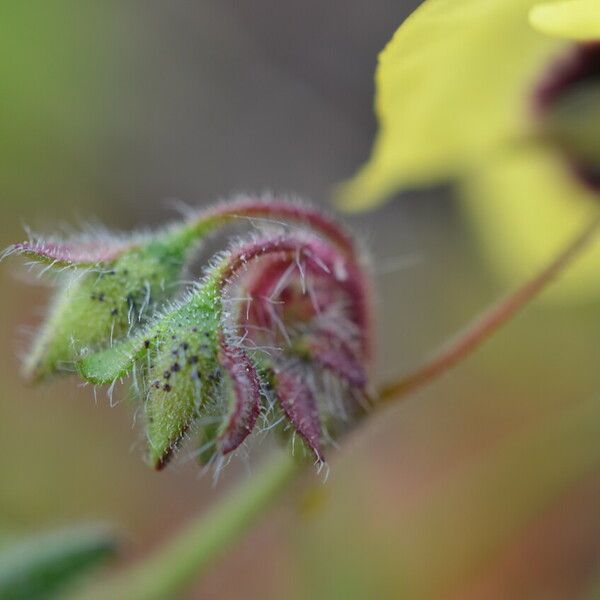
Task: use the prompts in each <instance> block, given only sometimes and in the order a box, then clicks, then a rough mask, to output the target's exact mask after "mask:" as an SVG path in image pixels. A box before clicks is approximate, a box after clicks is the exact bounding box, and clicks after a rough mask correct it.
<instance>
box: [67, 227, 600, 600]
mask: <svg viewBox="0 0 600 600" xmlns="http://www.w3.org/2000/svg"><path fill="white" fill-rule="evenodd" d="M599 229H600V218H599V219H596V220H594V221H593V222H591V223H589V224H588V225H586V227H585V228H584V229H583V230H582V231H581V232H580V233H579V234H578V235H577V236H576V237H575V238H574V239H573V240H572V241H571V242H570V243H569V244H568V245H567V246H566V247H565V248H564V249H563V250H562V252H561V253H560V254H559V255H558V256H556V257H555V258H554V260H552V261H551V262H550V263H549V264H548V265H547V266H546V267H545V268H544V269H542V270H541V271H540V272H539V273H538V274H537V275H536V276H534V277H533V278H532V279H531V280H529V281H527V282H526V283H525V284H524V285H522V286H521V287H520V288H518V289H517V290H516V291H515V292H513V293H512V294H510V295H509V296H507V297H506V298H504V299H502V300H501V301H500V302H498V303H497V304H496V305H494V306H492V307H491V308H490V309H488V310H487V311H485V312H484V313H483V314H482V315H481V316H479V317H478V318H476V319H475V320H474V321H473V322H472V323H471V324H470V325H469V326H468V327H467V328H466V329H465V330H464V331H463V332H462V333H461V334H460V335H459V336H457V337H456V338H455V339H454V340H453V341H452V342H451V343H450V344H447V345H445V346H444V347H443V348H442V349H441V350H440V351H439V352H438V353H437V354H435V355H434V356H433V358H432V359H430V360H427V361H425V362H424V363H423V364H422V365H420V366H419V367H417V368H416V369H415V370H414V371H413V372H411V373H409V374H408V375H407V376H405V377H403V378H402V379H399V380H398V381H395V382H392V383H389V384H387V385H384V386H382V387H381V388H380V390H379V392H378V394H377V396H376V397H375V398H373V399H372V401H373V404H374V406H375V407H376V408H378V407H382V406H385V405H387V404H389V403H391V402H392V401H397V400H399V399H400V398H402V397H404V396H406V395H408V394H410V393H411V392H413V391H415V390H417V389H419V388H420V387H422V386H424V385H427V384H429V383H431V382H432V381H434V380H435V379H437V378H438V377H440V376H441V375H443V374H444V373H445V372H446V371H447V370H448V369H450V368H451V367H452V366H454V365H455V364H457V363H458V362H460V361H461V360H463V359H464V358H466V357H467V356H468V355H469V354H471V353H472V352H473V351H474V350H476V349H477V348H478V347H479V346H480V345H481V344H482V343H483V342H485V341H486V340H487V339H489V338H490V337H491V335H492V334H493V333H494V332H495V331H497V330H498V329H499V328H500V327H501V326H502V325H503V324H504V323H506V322H507V321H508V320H510V318H511V317H513V316H514V315H515V314H516V313H517V312H518V311H519V310H520V309H521V308H523V307H524V306H525V305H526V304H527V303H528V302H530V301H531V300H532V299H533V298H535V297H536V296H537V295H538V294H539V293H540V292H542V291H543V290H544V289H545V288H546V286H547V285H548V284H549V283H551V282H552V281H553V280H554V279H555V278H556V277H557V276H558V275H559V274H560V273H561V272H562V271H563V270H564V269H565V268H566V267H567V266H568V265H569V264H570V263H571V262H572V261H573V260H574V259H575V258H576V257H577V256H578V255H579V254H580V252H581V251H582V250H583V249H584V248H585V247H586V246H587V245H588V244H589V243H590V242H591V240H592V239H593V238H594V236H595V235H596V233H597V232H598V230H599ZM305 466H306V463H303V462H300V461H298V460H295V459H294V458H293V457H292V456H290V454H289V452H281V453H278V454H277V455H276V456H275V457H274V458H273V459H272V461H271V462H270V463H269V464H268V465H266V466H264V467H263V468H262V469H261V470H260V471H259V472H258V473H257V474H256V475H254V476H253V477H252V478H251V479H249V480H247V481H245V482H243V483H242V484H240V486H239V487H238V488H237V489H236V490H234V491H233V492H232V493H231V494H230V496H229V498H226V499H224V500H221V501H219V503H218V504H217V506H215V507H214V508H213V509H211V510H209V511H208V512H207V513H203V514H202V515H200V516H199V517H197V518H196V519H193V520H192V521H191V522H190V524H189V525H188V526H187V528H185V529H184V530H183V531H182V532H181V533H180V534H178V535H177V536H176V537H175V539H173V540H172V541H171V542H170V543H168V544H167V545H165V546H164V547H162V548H159V550H157V551H156V553H155V554H153V555H151V556H150V557H149V558H148V559H146V560H145V561H142V562H141V563H140V564H138V565H135V566H133V567H132V568H130V569H128V570H126V571H125V572H123V573H121V574H119V575H117V576H116V577H115V578H114V579H112V580H110V581H108V582H105V583H104V582H103V583H102V584H101V585H100V586H99V587H95V588H92V589H90V590H88V591H87V593H84V594H82V595H78V596H77V598H78V600H84V599H85V600H95V599H97V600H101V599H104V598H119V600H164V599H169V598H173V597H174V595H176V594H177V593H178V592H180V591H181V590H183V589H185V587H186V586H188V585H189V584H190V583H192V582H193V581H194V580H197V579H198V578H199V577H201V575H202V574H203V573H204V572H205V571H206V569H207V568H208V567H210V566H211V565H212V563H213V562H214V561H215V559H216V558H217V557H218V556H220V555H221V554H222V553H223V552H224V550H226V549H227V547H228V546H229V545H230V544H232V543H233V542H235V540H237V539H238V538H239V537H240V536H241V535H243V533H244V532H245V531H246V530H247V529H248V528H249V527H250V526H251V525H252V524H253V523H254V522H255V521H256V520H258V519H259V518H260V517H261V516H262V515H263V514H264V512H265V510H266V509H267V508H268V507H269V506H271V505H272V504H273V503H274V502H275V501H276V500H277V498H278V497H279V496H280V495H281V494H282V493H283V492H284V491H285V490H286V489H287V487H288V484H289V483H290V482H291V481H292V480H293V479H294V478H295V477H296V476H298V475H299V474H300V473H301V472H302V471H303V470H304V467H305Z"/></svg>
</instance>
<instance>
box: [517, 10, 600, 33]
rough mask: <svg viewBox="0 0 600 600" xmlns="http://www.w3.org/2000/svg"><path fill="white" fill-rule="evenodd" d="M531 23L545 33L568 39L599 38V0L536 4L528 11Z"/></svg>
mask: <svg viewBox="0 0 600 600" xmlns="http://www.w3.org/2000/svg"><path fill="white" fill-rule="evenodd" d="M529 20H530V22H531V25H532V26H533V27H535V28H536V29H537V30H538V31H541V32H542V33H545V34H547V35H551V36H556V37H561V38H567V39H570V40H580V41H591V40H600V1H599V0H564V1H563V2H544V3H543V4H537V5H536V6H534V7H533V8H532V9H531V12H530V13H529Z"/></svg>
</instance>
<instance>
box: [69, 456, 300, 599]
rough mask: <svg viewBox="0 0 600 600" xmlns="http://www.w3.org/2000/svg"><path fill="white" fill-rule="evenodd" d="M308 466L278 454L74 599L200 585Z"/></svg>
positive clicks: (167, 592) (162, 593)
mask: <svg viewBox="0 0 600 600" xmlns="http://www.w3.org/2000/svg"><path fill="white" fill-rule="evenodd" d="M305 466H306V463H303V462H302V461H300V460H298V459H294V458H293V457H292V456H291V454H290V453H289V452H286V451H283V452H278V453H277V454H276V455H275V456H274V457H273V458H272V459H271V461H270V462H269V463H268V464H267V465H264V466H263V467H262V468H261V469H260V471H258V472H257V473H256V474H255V475H253V476H252V477H251V478H249V479H248V480H246V481H244V482H243V483H241V484H240V485H239V486H238V487H237V488H236V489H234V490H232V491H231V492H230V494H229V497H227V498H225V499H221V500H219V502H218V504H217V505H216V506H215V507H214V508H211V509H210V510H208V511H206V512H204V513H202V514H201V515H199V516H198V517H196V518H193V519H192V520H191V521H190V523H188V525H187V526H185V528H184V529H183V531H182V532H181V533H179V534H178V535H176V536H175V538H174V539H173V540H172V541H171V542H169V543H167V544H165V545H164V546H162V547H161V548H159V549H158V550H157V551H156V552H155V553H154V554H152V555H151V556H150V557H149V558H147V559H146V560H144V561H142V562H141V563H140V564H138V565H134V566H133V567H131V568H129V569H128V570H126V571H124V572H123V573H120V574H117V575H116V576H115V577H114V578H113V579H111V580H108V581H102V582H100V583H99V584H98V585H97V586H94V587H93V588H90V589H88V590H84V591H83V592H82V593H79V594H77V595H76V596H75V598H77V600H105V599H106V598H118V599H119V600H166V599H171V598H174V597H177V594H178V593H180V592H181V591H182V590H184V589H185V588H186V587H187V586H189V585H190V584H191V583H192V582H194V581H195V580H197V579H198V578H199V577H201V576H202V574H203V573H204V572H205V571H206V569H207V568H208V567H210V566H211V565H212V563H213V562H214V561H215V560H216V559H217V558H218V557H219V556H220V555H221V554H222V553H223V551H224V550H225V549H227V547H228V546H229V545H230V544H231V543H233V542H234V541H235V540H236V539H238V538H239V537H240V536H241V535H242V534H243V533H244V532H245V531H246V530H247V529H248V528H249V527H250V526H251V525H252V524H253V523H254V522H255V521H256V520H257V519H258V518H259V517H260V516H261V515H263V514H264V512H265V510H266V509H267V508H268V507H269V506H270V505H271V504H273V503H274V502H275V501H276V500H277V498H278V497H279V496H280V495H281V494H282V493H283V492H284V491H285V490H286V489H287V488H288V484H290V482H291V481H292V480H293V479H294V478H295V477H296V476H297V475H299V474H300V473H301V472H302V471H303V468H304V467H305Z"/></svg>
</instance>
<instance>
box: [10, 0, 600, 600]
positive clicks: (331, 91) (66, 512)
mask: <svg viewBox="0 0 600 600" xmlns="http://www.w3.org/2000/svg"><path fill="white" fill-rule="evenodd" d="M416 4H418V3H417V2H415V1H414V0H413V1H411V2H408V1H404V2H402V1H400V0H372V1H371V2H368V3H367V2H364V1H361V0H348V1H346V2H343V3H342V2H328V3H323V2H319V1H318V0H306V1H305V2H302V3H296V2H281V1H279V2H277V1H275V0H254V1H253V2H252V3H240V2H233V1H231V0H219V1H217V0H198V1H196V2H192V1H188V2H185V1H183V0H176V1H173V2H169V3H166V2H158V1H157V0H150V1H145V2H141V1H130V2H113V1H105V2H96V3H94V2H67V1H60V0H57V1H55V2H44V1H42V0H35V1H34V0H32V1H28V2H1V3H0V90H1V91H0V203H1V208H2V212H1V215H2V217H1V219H0V246H2V247H5V246H7V245H8V244H10V243H12V242H15V241H18V240H20V239H21V238H23V237H24V233H23V224H27V225H29V226H31V227H33V228H34V229H35V230H41V231H50V232H51V231H54V230H55V229H56V228H58V227H61V226H63V225H64V224H65V223H67V224H69V225H74V226H77V224H78V223H81V222H89V221H93V220H98V221H101V222H103V223H105V224H107V225H108V226H111V227H118V228H130V227H136V226H143V225H156V224H159V223H162V222H163V221H164V220H165V219H166V218H170V217H172V216H173V215H174V212H173V210H172V208H170V206H171V205H172V200H173V199H179V200H182V201H185V202H187V203H190V204H193V205H202V204H206V203H209V202H211V201H214V200H215V199H218V198H222V197H226V196H227V195H229V194H231V193H233V192H238V191H259V192H260V191H264V190H269V189H270V190H274V191H277V192H294V193H297V194H300V195H302V196H305V197H308V198H311V199H313V200H315V201H317V202H322V203H326V202H327V200H328V197H329V194H330V191H331V188H332V186H333V185H334V184H335V183H336V182H337V181H340V180H341V179H343V178H345V177H348V176H349V175H350V174H351V173H352V172H353V171H354V170H355V169H356V167H357V166H358V165H359V164H360V163H361V162H362V161H363V160H364V159H365V158H366V157H367V154H368V151H369V147H370V144H371V140H372V136H373V133H374V127H375V125H374V119H373V117H372V110H371V104H372V94H373V84H372V75H373V71H374V67H375V61H376V54H377V52H378V51H379V50H380V49H381V48H382V47H383V45H384V44H385V42H386V41H387V40H388V39H389V37H390V36H391V34H392V33H393V31H394V30H395V29H396V27H397V25H398V24H399V23H400V22H401V21H402V20H403V18H404V17H405V16H406V14H408V12H409V11H410V9H411V8H413V7H414V6H415V5H416ZM449 192H450V191H449V190H448V189H436V190H431V191H429V192H421V193H419V194H407V195H405V196H403V197H401V198H397V199H396V201H395V202H393V203H391V204H389V205H388V206H387V207H385V208H382V209H381V210H379V211H378V212H375V213H371V214H367V215H363V216H361V217H354V218H352V219H351V220H349V223H350V224H351V226H353V227H354V228H355V230H356V231H357V232H358V233H359V235H360V236H361V237H362V238H363V239H364V240H365V242H366V243H367V245H368V246H369V247H370V248H371V251H372V255H373V258H374V260H373V263H374V268H375V272H376V281H377V287H378V311H377V313H378V321H379V331H380V351H379V361H378V373H377V378H378V380H383V379H386V378H389V377H391V376H393V375H395V374H399V373H400V372H402V371H404V370H406V369H408V368H409V367H410V366H412V365H415V364H416V363H417V362H418V361H419V359H420V358H421V357H423V356H424V355H426V354H427V353H428V352H430V351H431V350H432V349H433V348H434V347H435V346H436V345H437V344H438V342H440V341H441V340H443V339H445V338H446V337H447V336H448V335H450V334H452V333H453V332H455V331H456V330H457V329H459V328H460V327H461V326H463V325H464V323H465V322H466V321H467V320H468V318H469V317H470V316H471V315H473V314H474V313H475V312H476V311H477V310H478V309H480V308H482V307H483V306H485V305H486V303H488V302H490V301H491V300H492V299H493V298H495V297H496V296H497V295H499V294H500V293H501V292H502V290H500V289H499V287H498V285H497V284H496V283H495V282H494V281H493V280H492V279H491V277H490V276H489V274H487V273H486V271H485V268H484V266H483V265H482V263H481V262H480V261H479V259H478V256H477V253H476V250H475V246H474V244H473V242H472V240H471V239H470V237H469V234H468V231H467V228H466V226H465V225H464V224H463V222H462V220H461V215H460V214H458V212H457V210H456V207H455V206H454V204H453V202H452V200H451V198H450V193H449ZM22 275H23V270H22V269H21V268H20V267H19V266H18V265H17V264H16V263H15V262H10V263H8V262H5V263H3V264H2V265H0V292H1V293H0V332H1V335H2V341H3V343H2V345H1V346H0V377H1V381H2V385H1V387H0V542H1V539H2V537H4V536H11V535H15V534H19V533H21V532H26V531H32V530H36V529H42V528H47V527H49V526H55V525H60V524H63V523H67V522H71V521H75V520H87V519H100V520H105V521H109V522H114V523H116V524H117V525H118V526H119V527H120V529H121V530H122V531H123V532H124V547H123V559H124V560H125V559H129V558H134V557H137V556H140V555H142V554H143V553H144V552H145V551H147V550H148V549H149V548H151V547H153V546H155V545H157V544H158V543H160V541H161V540H163V539H165V538H167V537H168V536H169V535H171V534H172V533H173V532H174V531H175V530H176V529H177V528H178V527H179V526H180V525H181V524H182V523H184V522H185V520H186V518H188V517H189V516H191V515H193V514H196V513H197V512H198V511H200V510H202V509H203V508H204V507H206V506H208V505H210V504H211V503H213V502H217V501H218V499H219V496H221V495H222V494H226V493H228V490H229V489H230V488H231V485H232V483H234V482H235V481H236V480H238V479H240V478H243V477H247V476H248V475H247V474H246V471H245V467H244V465H242V464H236V465H232V466H231V467H230V468H229V469H228V470H227V471H226V473H225V475H224V477H223V478H222V480H221V482H220V483H219V485H218V486H217V487H216V488H215V487H213V485H212V480H211V478H210V476H208V477H199V469H198V467H197V466H195V465H194V464H193V463H191V462H189V461H188V462H185V461H180V463H179V464H177V465H175V466H174V468H171V469H169V470H167V471H166V472H164V473H160V474H157V473H154V472H152V471H151V470H150V469H149V468H148V467H147V466H146V465H145V464H144V462H143V460H142V455H143V444H142V443H141V441H140V432H139V430H138V429H137V428H136V427H135V426H134V425H133V423H132V421H133V418H132V413H131V411H130V409H129V407H127V406H126V405H125V404H120V405H118V406H117V407H115V408H110V407H109V403H108V400H107V398H106V397H105V395H104V394H103V393H99V394H98V402H97V403H95V402H94V398H93V394H92V391H91V389H90V388H80V387H78V386H77V382H76V381H75V380H74V379H69V378H67V379H64V380H57V381H54V382H52V383H50V384H47V385H44V386H42V387H38V388H31V387H28V386H27V385H26V384H25V383H24V382H22V381H21V380H20V378H19V376H18V369H19V360H18V356H19V354H20V353H22V352H24V351H26V348H27V340H28V333H27V332H28V331H30V330H31V328H32V327H34V326H35V324H36V323H37V322H39V319H40V318H41V315H42V314H43V308H44V305H45V303H46V301H47V298H48V290H47V289H46V288H45V287H43V286H42V285H34V286H31V285H28V284H27V283H26V282H25V280H24V278H23V277H22ZM38 283H39V282H38ZM598 339H600V302H596V303H590V305H588V306H578V307H577V308H576V309H574V308H570V307H563V308H554V309H549V308H541V307H536V306H535V305H534V306H532V307H530V308H529V309H528V310H527V311H526V313H525V314H523V315H521V316H520V317H519V318H518V319H516V320H515V321H514V322H513V323H511V324H510V325H509V326H508V327H507V328H506V329H504V330H503V331H502V332H501V333H500V334H499V335H498V336H497V337H496V338H495V339H494V340H493V341H492V342H491V343H489V344H488V345H487V346H486V347H485V348H484V349H483V350H482V351H481V352H479V353H478V354H477V356H475V357H473V358H471V359H470V360H469V361H468V362H467V363H465V364H463V365H462V366H460V367H459V368H458V369H457V370H456V371H454V372H453V373H452V374H450V375H449V376H447V377H445V378H444V379H443V380H442V381H440V382H438V383H436V384H435V385H434V386H432V387H431V388H428V389H427V390H424V391H422V392H420V393H418V394H417V395H416V396H414V397H412V398H411V399H409V400H407V401H405V403H404V404H403V405H402V406H397V407H394V408H391V409H390V410H388V411H387V412H386V413H385V414H382V415H379V416H377V417H375V418H373V419H372V420H371V421H370V422H369V424H368V425H367V426H366V427H364V428H362V429H361V431H360V432H357V433H356V434H355V435H353V436H351V437H350V438H348V439H347V440H346V441H345V442H344V443H343V448H342V450H341V451H340V452H339V453H338V454H337V455H335V456H334V457H333V460H332V464H331V467H332V472H331V476H330V479H329V481H328V483H327V485H322V484H321V483H320V480H318V478H315V479H314V482H313V485H312V486H310V489H309V490H308V491H306V490H300V489H295V490H292V492H291V493H290V495H289V496H288V498H287V501H286V502H285V503H283V505H282V506H281V508H280V509H278V510H277V511H274V512H273V513H271V514H270V515H268V517H267V519H265V521H264V522H263V523H262V524H261V526H259V527H258V528H256V529H255V530H254V531H253V532H252V534H251V535H250V536H248V537H247V538H245V539H244V541H243V542H242V543H241V544H240V545H239V547H237V548H236V549H235V550H233V551H232V552H231V553H230V554H229V555H228V556H227V557H226V558H224V559H223V560H221V561H220V562H219V563H218V564H217V565H216V567H215V569H214V570H213V572H212V573H211V574H210V575H209V576H208V577H207V578H206V579H205V580H204V581H203V582H202V583H201V584H199V585H198V586H197V588H196V589H195V590H194V591H193V592H192V593H191V595H190V597H191V598H216V599H224V598H234V597H239V596H240V595H241V594H243V595H244V597H245V598H247V599H257V600H258V599H265V598H274V599H275V598H283V597H286V598H293V599H296V598H297V599H303V598H318V599H321V598H323V599H325V598H327V599H330V598H331V599H337V598H340V599H341V598H344V599H348V598H350V599H363V598H365V599H366V598H444V599H445V598H461V599H475V598H498V599H500V598H524V599H525V598H577V597H598V596H594V594H595V592H594V590H596V592H597V591H598V589H599V588H598V584H599V582H600V511H599V510H598V503H599V501H600V470H599V467H600V435H599V434H600V371H599V369H598V366H597V363H598V358H599V353H598V343H597V340H598ZM258 454H259V453H258V452H257V455H258ZM258 462H259V461H258V460H255V461H253V464H254V466H256V463H258Z"/></svg>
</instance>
